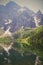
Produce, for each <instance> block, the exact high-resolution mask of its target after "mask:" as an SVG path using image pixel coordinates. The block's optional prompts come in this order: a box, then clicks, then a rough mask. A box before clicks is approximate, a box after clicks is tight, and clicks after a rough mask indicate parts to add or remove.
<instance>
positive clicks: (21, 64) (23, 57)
mask: <svg viewBox="0 0 43 65" xmlns="http://www.w3.org/2000/svg"><path fill="white" fill-rule="evenodd" d="M1 45H2V46H3V45H4V47H6V48H7V49H8V50H5V49H4V48H3V47H2V46H1ZM7 46H8V47H9V48H8V47H7ZM37 60H38V61H37ZM36 63H37V64H38V65H43V26H40V27H38V28H35V29H31V28H28V29H27V28H26V29H22V28H20V29H19V30H18V31H16V33H14V34H13V35H12V37H4V38H3V37H2V38H0V64H2V65H36Z"/></svg>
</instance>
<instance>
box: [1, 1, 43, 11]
mask: <svg viewBox="0 0 43 65" xmlns="http://www.w3.org/2000/svg"><path fill="white" fill-rule="evenodd" d="M9 1H14V2H16V3H17V4H19V5H20V6H22V7H27V8H29V9H31V10H33V11H34V12H37V11H38V10H41V12H43V0H0V4H4V5H5V4H6V3H8V2H9Z"/></svg>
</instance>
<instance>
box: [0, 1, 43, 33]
mask: <svg viewBox="0 0 43 65" xmlns="http://www.w3.org/2000/svg"><path fill="white" fill-rule="evenodd" d="M9 22H10V23H9ZM40 25H43V14H42V13H41V11H40V10H39V11H38V12H37V13H34V12H33V11H32V10H30V9H28V8H26V7H21V6H19V5H18V4H17V3H15V2H13V1H10V2H8V3H7V4H6V5H5V6H4V5H0V27H3V29H4V30H5V31H6V30H7V29H8V27H10V30H9V31H10V32H15V31H16V30H18V29H19V28H20V27H22V26H24V28H25V27H30V28H35V27H38V26H40Z"/></svg>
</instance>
